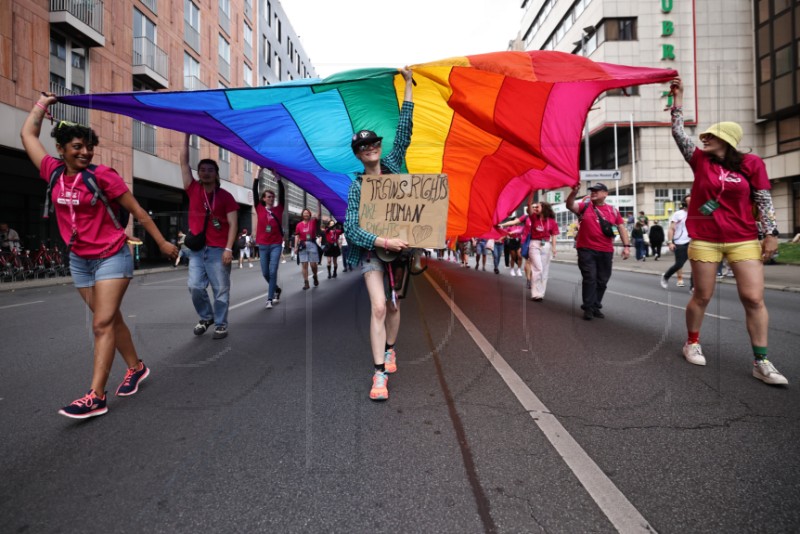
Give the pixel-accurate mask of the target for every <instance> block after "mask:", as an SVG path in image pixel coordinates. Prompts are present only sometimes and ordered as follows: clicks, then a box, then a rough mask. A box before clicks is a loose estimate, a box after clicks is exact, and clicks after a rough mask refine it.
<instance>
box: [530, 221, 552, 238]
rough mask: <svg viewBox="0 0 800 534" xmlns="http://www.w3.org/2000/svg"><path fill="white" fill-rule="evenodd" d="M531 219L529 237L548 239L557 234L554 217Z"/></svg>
mask: <svg viewBox="0 0 800 534" xmlns="http://www.w3.org/2000/svg"><path fill="white" fill-rule="evenodd" d="M530 221H531V239H539V240H542V239H546V240H549V239H550V236H554V235H558V234H559V231H558V223H557V222H556V220H555V219H550V218H547V219H538V218H537V219H530Z"/></svg>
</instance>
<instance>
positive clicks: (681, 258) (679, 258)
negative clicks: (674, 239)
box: [664, 243, 689, 280]
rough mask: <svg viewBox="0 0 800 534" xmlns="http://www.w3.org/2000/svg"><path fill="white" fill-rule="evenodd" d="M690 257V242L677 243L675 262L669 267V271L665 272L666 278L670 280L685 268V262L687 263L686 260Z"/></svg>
mask: <svg viewBox="0 0 800 534" xmlns="http://www.w3.org/2000/svg"><path fill="white" fill-rule="evenodd" d="M688 259H689V243H686V244H685V245H675V263H674V264H673V265H672V267H670V268H669V269H667V272H665V273H664V278H665V279H666V280H669V278H670V277H671V276H672V275H673V274H675V273H677V272H678V271H680V270H681V269H683V264H685V263H686V260H688Z"/></svg>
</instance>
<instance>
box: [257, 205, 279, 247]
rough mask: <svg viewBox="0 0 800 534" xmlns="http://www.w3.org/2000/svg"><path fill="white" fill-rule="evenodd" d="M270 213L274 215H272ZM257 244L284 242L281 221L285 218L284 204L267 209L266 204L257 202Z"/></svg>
mask: <svg viewBox="0 0 800 534" xmlns="http://www.w3.org/2000/svg"><path fill="white" fill-rule="evenodd" d="M270 213H271V214H272V215H270ZM256 219H257V220H258V223H257V226H256V245H280V244H281V243H283V235H282V234H281V221H282V220H283V206H282V205H280V204H278V205H277V206H274V207H272V208H270V209H269V211H267V208H265V207H264V204H262V203H261V202H258V203H257V204H256Z"/></svg>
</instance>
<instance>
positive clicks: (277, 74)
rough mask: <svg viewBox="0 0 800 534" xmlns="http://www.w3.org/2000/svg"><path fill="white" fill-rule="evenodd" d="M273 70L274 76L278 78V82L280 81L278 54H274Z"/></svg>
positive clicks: (279, 59)
mask: <svg viewBox="0 0 800 534" xmlns="http://www.w3.org/2000/svg"><path fill="white" fill-rule="evenodd" d="M273 66H274V68H275V76H277V77H278V81H280V80H282V79H283V78H281V58H279V57H278V54H277V53H276V54H275V63H274V64H273Z"/></svg>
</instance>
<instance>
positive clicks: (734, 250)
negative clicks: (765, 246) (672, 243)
mask: <svg viewBox="0 0 800 534" xmlns="http://www.w3.org/2000/svg"><path fill="white" fill-rule="evenodd" d="M722 258H728V262H729V263H737V262H740V261H747V260H757V261H761V259H762V258H761V243H759V241H758V240H757V239H753V240H752V241H740V242H738V243H712V242H710V241H700V240H697V239H692V242H691V243H689V259H690V260H693V261H702V262H708V263H719V262H721V261H722Z"/></svg>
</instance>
